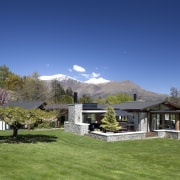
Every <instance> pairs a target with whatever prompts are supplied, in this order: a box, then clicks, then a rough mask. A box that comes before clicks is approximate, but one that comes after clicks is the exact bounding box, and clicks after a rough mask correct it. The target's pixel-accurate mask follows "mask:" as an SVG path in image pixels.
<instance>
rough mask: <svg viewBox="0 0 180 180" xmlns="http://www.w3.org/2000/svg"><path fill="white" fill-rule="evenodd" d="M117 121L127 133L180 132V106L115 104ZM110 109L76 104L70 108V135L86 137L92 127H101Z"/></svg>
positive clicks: (156, 102) (66, 123)
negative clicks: (75, 134)
mask: <svg viewBox="0 0 180 180" xmlns="http://www.w3.org/2000/svg"><path fill="white" fill-rule="evenodd" d="M113 108H114V110H115V112H116V118H117V121H119V123H120V125H122V124H123V123H124V124H125V127H126V130H127V131H136V132H137V131H143V132H151V131H155V130H159V129H166V130H179V127H180V125H179V123H180V121H179V117H180V107H179V106H177V105H176V104H173V103H171V102H168V101H152V102H146V101H132V102H125V103H121V104H115V105H113ZM105 112H106V106H105V105H100V104H96V103H90V104H88V103H87V104H72V105H69V107H68V121H65V124H64V128H65V131H67V132H73V133H77V134H81V135H83V134H86V133H88V132H89V125H91V124H93V125H94V128H99V125H100V123H101V119H102V118H103V116H104V114H105Z"/></svg>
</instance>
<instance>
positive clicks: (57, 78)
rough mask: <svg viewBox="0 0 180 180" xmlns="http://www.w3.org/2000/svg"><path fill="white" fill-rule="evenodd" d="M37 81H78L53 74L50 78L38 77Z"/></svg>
mask: <svg viewBox="0 0 180 180" xmlns="http://www.w3.org/2000/svg"><path fill="white" fill-rule="evenodd" d="M39 79H40V80H42V81H52V80H57V81H66V80H75V81H78V80H77V79H74V78H72V77H70V76H67V75H64V74H55V75H52V76H40V77H39ZM79 82H80V81H79Z"/></svg>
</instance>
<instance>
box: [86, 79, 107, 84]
mask: <svg viewBox="0 0 180 180" xmlns="http://www.w3.org/2000/svg"><path fill="white" fill-rule="evenodd" d="M108 82H110V80H107V79H104V78H91V79H89V80H87V81H85V83H88V84H102V83H108Z"/></svg>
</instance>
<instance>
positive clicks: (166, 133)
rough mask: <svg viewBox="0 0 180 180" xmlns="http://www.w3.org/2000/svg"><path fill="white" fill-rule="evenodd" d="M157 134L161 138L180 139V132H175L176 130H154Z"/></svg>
mask: <svg viewBox="0 0 180 180" xmlns="http://www.w3.org/2000/svg"><path fill="white" fill-rule="evenodd" d="M154 131H155V132H157V134H158V137H160V138H171V139H180V131H175V130H166V129H162V130H154Z"/></svg>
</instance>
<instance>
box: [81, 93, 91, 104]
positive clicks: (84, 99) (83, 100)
mask: <svg viewBox="0 0 180 180" xmlns="http://www.w3.org/2000/svg"><path fill="white" fill-rule="evenodd" d="M78 102H79V103H92V102H93V99H92V98H91V97H90V96H87V95H86V94H83V95H82V97H80V98H79V100H78Z"/></svg>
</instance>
